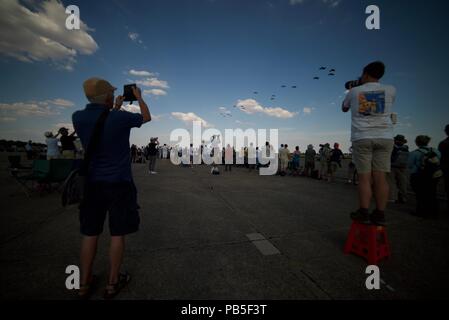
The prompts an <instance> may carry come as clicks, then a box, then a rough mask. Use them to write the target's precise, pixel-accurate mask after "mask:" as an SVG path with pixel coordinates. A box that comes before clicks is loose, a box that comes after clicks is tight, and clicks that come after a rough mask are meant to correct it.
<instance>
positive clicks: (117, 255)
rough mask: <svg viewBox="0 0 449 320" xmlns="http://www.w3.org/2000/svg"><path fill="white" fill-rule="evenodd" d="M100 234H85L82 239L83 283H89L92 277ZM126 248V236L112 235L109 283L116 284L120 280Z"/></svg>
mask: <svg viewBox="0 0 449 320" xmlns="http://www.w3.org/2000/svg"><path fill="white" fill-rule="evenodd" d="M97 245H98V236H94V237H88V236H84V237H83V239H82V241H81V255H80V256H81V257H80V258H81V285H85V284H88V283H89V282H90V280H91V278H92V267H93V263H94V260H95V255H96V253H97ZM124 250H125V237H123V236H118V237H111V246H110V249H109V255H110V264H111V265H110V273H109V283H111V284H114V283H116V282H117V280H118V275H119V273H120V267H121V265H122V262H123V253H124Z"/></svg>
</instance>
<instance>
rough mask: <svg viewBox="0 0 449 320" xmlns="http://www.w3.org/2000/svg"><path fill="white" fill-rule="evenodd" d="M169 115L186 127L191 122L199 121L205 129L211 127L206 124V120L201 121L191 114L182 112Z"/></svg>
mask: <svg viewBox="0 0 449 320" xmlns="http://www.w3.org/2000/svg"><path fill="white" fill-rule="evenodd" d="M171 115H172V116H173V117H174V118H176V119H178V120H181V121H183V122H185V123H186V124H187V125H191V124H192V122H193V121H201V124H202V125H203V127H205V128H210V127H212V125H211V124H210V123H208V122H207V121H206V120H204V119H202V118H201V117H199V116H197V115H196V114H194V113H193V112H189V113H183V112H172V113H171Z"/></svg>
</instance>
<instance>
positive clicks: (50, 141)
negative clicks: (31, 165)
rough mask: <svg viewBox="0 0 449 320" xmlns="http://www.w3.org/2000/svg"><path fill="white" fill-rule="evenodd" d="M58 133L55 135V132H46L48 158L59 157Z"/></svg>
mask: <svg viewBox="0 0 449 320" xmlns="http://www.w3.org/2000/svg"><path fill="white" fill-rule="evenodd" d="M58 136H59V132H58V134H57V135H56V136H55V135H53V132H50V131H47V132H45V143H46V144H47V160H52V159H58V158H59V155H60V154H59V146H58Z"/></svg>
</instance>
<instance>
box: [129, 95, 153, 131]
mask: <svg viewBox="0 0 449 320" xmlns="http://www.w3.org/2000/svg"><path fill="white" fill-rule="evenodd" d="M132 89H133V93H134V96H135V97H136V99H137V102H139V107H140V114H141V115H142V117H143V123H146V122H150V121H151V113H150V110H149V109H148V106H147V104H146V103H145V101H144V100H143V98H142V91H141V90H140V88H137V87H136V88H134V87H133V88H132Z"/></svg>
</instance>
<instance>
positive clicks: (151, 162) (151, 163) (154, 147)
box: [148, 138, 159, 174]
mask: <svg viewBox="0 0 449 320" xmlns="http://www.w3.org/2000/svg"><path fill="white" fill-rule="evenodd" d="M158 146H159V141H158V138H151V139H150V143H149V144H148V171H149V173H150V174H157V172H156V171H155V170H156V160H157V154H158Z"/></svg>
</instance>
